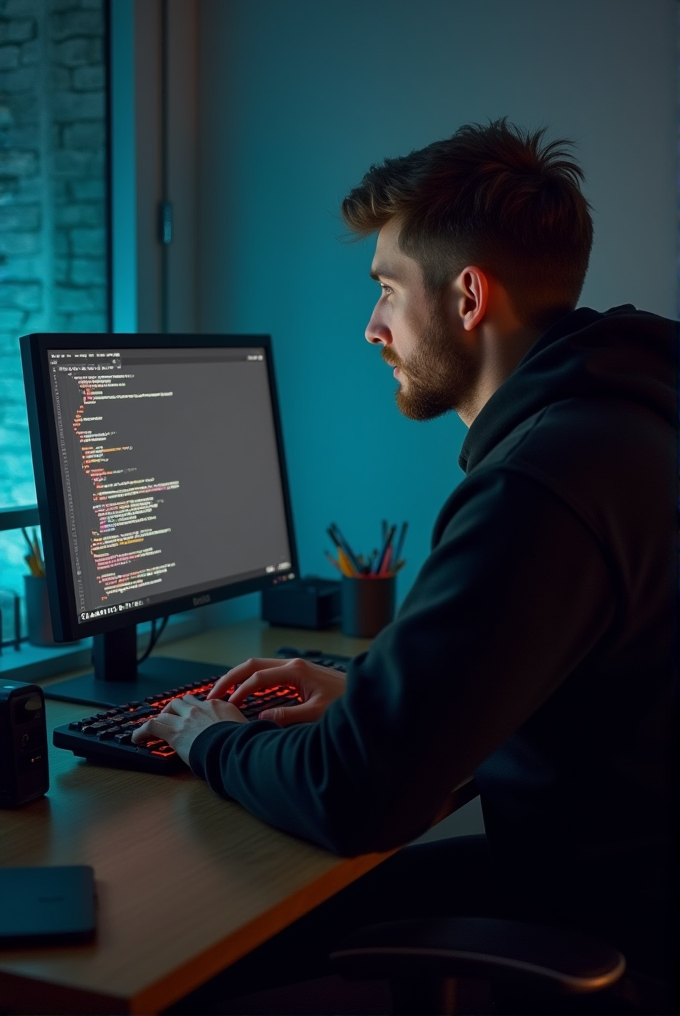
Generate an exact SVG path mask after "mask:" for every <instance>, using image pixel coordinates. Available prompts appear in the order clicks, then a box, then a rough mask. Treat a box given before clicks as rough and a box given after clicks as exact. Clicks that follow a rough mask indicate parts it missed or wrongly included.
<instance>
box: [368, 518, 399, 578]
mask: <svg viewBox="0 0 680 1016" xmlns="http://www.w3.org/2000/svg"><path fill="white" fill-rule="evenodd" d="M396 528H397V527H396V526H390V528H389V531H388V533H387V535H386V537H385V540H384V542H383V546H382V550H381V551H380V554H379V556H378V561H377V564H375V565H374V566H373V574H374V575H382V574H383V565H384V564H385V556H386V554H387V549H388V547H389V546H390V544H391V543H392V540H393V539H394V533H395V530H396Z"/></svg>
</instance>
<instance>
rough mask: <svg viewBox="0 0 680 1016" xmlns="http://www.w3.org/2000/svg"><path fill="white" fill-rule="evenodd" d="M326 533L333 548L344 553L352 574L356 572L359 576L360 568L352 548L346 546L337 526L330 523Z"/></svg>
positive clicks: (346, 543) (345, 541)
mask: <svg viewBox="0 0 680 1016" xmlns="http://www.w3.org/2000/svg"><path fill="white" fill-rule="evenodd" d="M326 532H327V533H328V535H329V536H330V538H331V540H332V541H333V543H334V544H335V546H336V547H337V548H338V550H340V549H342V550H343V551H344V553H345V555H346V557H347V559H348V560H349V563H350V565H351V566H352V570H353V571H354V572H356V574H357V575H360V574H361V566H360V564H359V562H358V561H357V559H356V555H355V554H354V551H353V550H352V548H351V547H350V545H349V544H348V542H347V540H346V539H345V537H344V536H343V535H342V533H341V532H340V530H339V528H338V527H337V525H336V524H335V522H331V524H330V526H329V527H328V529H327V530H326Z"/></svg>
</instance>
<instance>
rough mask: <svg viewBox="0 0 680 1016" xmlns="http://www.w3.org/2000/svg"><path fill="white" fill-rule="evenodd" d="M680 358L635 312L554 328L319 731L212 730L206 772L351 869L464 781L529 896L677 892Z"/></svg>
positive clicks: (562, 905)
mask: <svg viewBox="0 0 680 1016" xmlns="http://www.w3.org/2000/svg"><path fill="white" fill-rule="evenodd" d="M676 343H677V333H676V326H675V324H673V323H672V322H670V321H666V320H664V319H662V318H660V317H657V316H655V315H652V314H646V313H643V312H639V311H637V310H635V308H634V307H631V306H625V307H619V308H616V309H614V310H611V311H609V312H608V313H606V314H599V313H597V312H595V311H592V310H588V309H586V308H583V309H580V310H577V311H575V312H573V313H572V314H570V315H568V316H567V317H566V318H564V319H562V320H561V321H560V322H559V323H558V324H556V325H555V326H553V327H552V328H551V329H550V330H549V331H548V332H546V333H545V334H544V335H543V336H542V337H541V338H540V339H539V340H538V341H537V342H536V343H535V344H534V346H532V348H531V349H530V351H529V352H528V353H527V354H526V356H525V357H524V359H523V360H522V361H521V363H520V364H519V365H518V366H517V368H516V369H515V371H514V372H513V373H512V375H511V376H510V377H509V378H508V379H507V381H506V382H505V383H504V384H503V385H502V386H501V387H500V388H499V389H498V391H497V392H496V393H495V394H494V395H493V396H492V398H491V399H490V400H489V401H488V403H487V404H486V405H485V407H484V408H483V410H482V411H481V412H480V414H479V415H478V417H477V418H476V420H475V421H474V423H473V424H472V426H471V428H470V430H469V433H468V435H467V437H466V440H465V442H464V445H463V448H462V452H461V457H460V463H461V466H462V467H463V469H464V470H465V472H466V474H467V475H466V478H465V479H464V480H463V482H462V483H460V484H459V485H458V487H457V488H456V489H455V490H454V492H453V493H452V494H451V496H450V497H449V499H448V500H447V502H446V504H445V505H444V507H443V509H442V510H441V512H440V515H439V518H438V520H437V523H436V525H435V528H434V534H433V541H432V552H431V554H430V556H429V557H428V559H427V560H426V562H425V564H424V565H423V567H422V569H421V571H420V574H419V575H418V577H417V579H416V581H415V583H414V585H413V588H412V589H411V591H410V593H409V594H408V596H407V598H406V600H405V601H404V603H403V605H402V607H401V609H400V611H399V614H398V617H397V619H396V621H395V622H394V623H393V624H391V625H390V626H389V627H388V628H386V629H385V630H384V631H383V632H381V634H380V635H379V636H378V637H377V638H376V639H375V641H374V643H373V644H372V647H371V649H370V651H369V652H368V653H364V654H362V655H360V656H358V657H356V659H355V660H354V661H353V662H352V664H351V665H350V667H349V670H348V674H347V691H346V694H345V695H344V696H343V697H342V698H341V699H338V700H337V701H335V702H334V703H333V704H332V705H331V706H330V707H329V708H328V710H327V711H326V713H325V715H324V716H323V717H322V718H321V719H320V720H319V721H318V722H317V723H315V724H312V725H298V726H294V727H289V728H286V729H280V728H279V727H277V726H276V725H275V724H273V723H270V722H267V721H256V722H254V723H250V724H248V725H242V724H235V723H231V722H223V723H218V724H215V725H214V726H213V727H211V728H209V729H208V730H205V731H203V732H202V733H201V734H200V735H199V736H198V737H197V738H196V740H195V742H194V744H193V746H192V749H191V757H190V762H191V767H192V769H193V770H194V772H195V773H196V774H197V775H199V776H202V777H203V778H204V779H206V780H207V781H208V783H209V784H210V786H211V787H212V788H213V789H214V790H215V791H216V792H218V793H220V794H223V795H225V796H229V797H233V798H235V799H236V800H238V801H240V802H241V803H242V804H243V805H244V806H245V807H246V808H248V809H249V810H250V811H252V812H254V813H255V814H256V815H258V816H260V817H261V818H263V819H264V820H266V821H268V822H270V823H272V824H273V825H276V826H278V827H279V828H281V829H285V830H287V831H289V832H291V833H294V834H296V835H299V836H303V837H306V838H308V839H310V840H312V841H314V842H316V843H318V844H321V845H322V846H324V847H327V848H329V849H330V850H333V851H335V852H337V853H340V854H356V853H361V852H365V851H373V850H385V849H388V848H390V847H395V846H397V845H400V844H403V843H406V842H408V841H410V840H412V839H414V838H415V837H416V836H418V835H419V834H420V833H422V832H423V831H424V830H425V829H427V828H428V826H429V825H430V824H431V823H432V821H433V820H434V818H435V816H436V815H437V813H438V812H439V810H440V808H441V806H442V802H443V801H444V800H445V798H446V796H447V794H448V792H449V791H450V790H451V788H453V787H454V786H456V785H458V784H459V783H460V782H462V781H463V780H464V779H465V778H466V777H468V776H470V775H471V774H472V773H473V772H474V773H475V776H476V778H477V782H478V785H479V787H480V792H481V798H482V805H483V809H484V817H485V824H486V829H487V835H488V838H489V843H490V847H491V850H492V853H493V855H494V857H495V858H496V860H497V862H498V864H499V865H500V866H501V867H502V868H503V870H504V871H505V872H506V874H507V876H508V880H509V882H510V883H512V884H513V886H514V887H515V888H516V893H517V898H518V900H521V899H525V900H526V899H529V897H530V896H532V894H533V898H537V896H540V897H541V898H542V899H544V900H545V901H546V908H547V910H548V912H551V913H553V914H554V913H556V912H557V911H558V910H559V911H560V913H561V914H563V915H567V916H568V914H569V913H570V912H572V911H578V912H579V913H581V914H582V912H583V908H584V906H586V903H585V902H584V901H590V903H588V906H590V904H592V906H591V908H590V909H591V910H592V912H593V913H594V912H595V911H597V910H602V911H607V912H608V913H610V912H611V909H612V906H613V902H612V901H613V900H614V898H615V897H616V895H617V893H618V895H619V896H620V895H621V889H622V882H621V879H622V878H623V879H624V880H625V885H626V890H625V895H626V899H627V900H628V901H629V902H631V901H632V900H636V901H637V902H635V903H634V904H632V903H631V905H634V908H635V910H636V913H637V914H638V915H640V914H641V913H642V911H641V910H640V908H641V907H642V910H644V907H645V905H646V904H645V900H649V899H651V897H652V896H655V897H658V895H659V894H660V893H662V894H663V892H666V891H667V885H665V884H664V878H665V877H666V875H667V871H666V870H665V869H664V868H663V865H664V864H665V858H666V855H665V853H664V851H665V849H666V846H667V844H668V842H669V836H670V831H671V830H670V828H669V821H668V818H669V808H670V795H671V773H672V754H671V752H672V739H673V719H674V716H673V706H672V703H673V694H674V690H675V681H674V677H675V674H676V658H675V642H674V640H675V611H674V608H675V602H676V567H675V566H676V555H677V543H676V538H675V532H676V520H677V487H676V480H675V477H676V473H677V469H676V467H677V444H676V429H677V353H676ZM442 468H444V469H446V468H447V467H446V463H445V462H443V463H442ZM650 865H651V866H652V867H653V868H654V869H655V872H656V873H657V874H658V875H659V877H658V878H657V879H656V883H655V884H654V885H652V883H653V882H654V878H651V881H650V875H649V867H650ZM631 894H632V895H631ZM528 909H531V908H528ZM577 923H579V920H578V919H577ZM580 923H581V924H583V921H580ZM586 923H588V922H586ZM589 923H590V925H592V926H597V920H596V919H593V920H591V921H590V922H589Z"/></svg>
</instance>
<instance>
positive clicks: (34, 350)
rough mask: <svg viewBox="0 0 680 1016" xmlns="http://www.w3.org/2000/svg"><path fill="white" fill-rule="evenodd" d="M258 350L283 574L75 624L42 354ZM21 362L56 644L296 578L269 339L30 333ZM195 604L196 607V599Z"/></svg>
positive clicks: (46, 366) (62, 499)
mask: <svg viewBox="0 0 680 1016" xmlns="http://www.w3.org/2000/svg"><path fill="white" fill-rule="evenodd" d="M249 347H261V348H264V349H265V351H266V364H267V379H268V383H269V396H270V404H271V407H272V417H273V421H274V432H275V437H276V447H277V453H278V462H279V468H280V472H281V488H282V494H283V504H284V510H285V517H286V527H287V533H288V541H289V546H290V561H291V568H290V571H287V572H286V574H285V576H282V575H280V574H278V573H271V574H268V575H267V574H265V575H261V576H256V577H254V578H249V579H246V580H242V581H239V582H234V583H227V584H225V585H223V586H218V587H216V588H212V589H209V590H205V591H203V592H200V591H196V592H194V593H192V594H188V595H187V594H185V595H181V596H176V597H171V598H169V599H167V600H162V601H160V602H156V603H153V604H149V605H148V606H145V607H139V608H135V609H133V610H129V611H123V612H121V613H119V614H110V615H103V616H99V617H96V618H92V619H89V620H87V621H82V622H80V621H78V616H77V610H76V599H75V589H74V583H73V578H72V571H71V555H70V544H69V537H68V527H67V521H66V505H65V497H64V488H63V483H62V476H61V469H60V466H59V444H58V435H57V426H56V421H55V418H54V411H53V406H52V390H51V379H50V374H49V364H48V356H47V353H48V350H49V351H52V350H59V349H64V350H68V349H75V350H80V349H94V350H96V349H102V350H103V349H115V348H120V349H163V348H167V349H181V348H183V349H200V348H249ZM20 348H21V359H22V367H23V372H24V385H25V390H26V408H27V412H28V424H29V434H30V439H31V454H32V458H33V470H34V474H35V487H36V496H37V502H38V514H39V516H40V528H41V536H42V542H43V553H44V557H45V570H46V574H47V588H48V595H49V603H50V615H51V621H52V631H53V635H54V638H55V641H57V642H72V641H77V640H79V639H83V638H88V637H90V636H95V635H99V634H104V633H106V632H109V631H116V630H118V629H121V628H127V627H129V626H130V625H136V624H141V623H143V622H145V621H153V620H157V619H159V618H162V617H165V616H166V615H168V616H169V615H171V614H178V613H182V612H183V611H187V610H192V609H194V608H195V607H197V606H204V605H208V604H211V603H219V602H221V601H223V600H228V599H232V598H234V597H237V596H244V595H246V594H248V593H253V592H258V591H261V590H263V589H266V588H268V587H269V586H271V585H274V584H276V583H277V582H281V581H286V580H287V579H288V577H289V576H290V577H297V576H298V575H299V567H298V555H297V545H296V540H295V528H294V525H293V513H292V506H291V499H290V489H289V482H288V471H287V467H286V458H285V451H284V444H283V432H282V426H281V416H280V410H279V401H278V393H277V389H276V380H275V372H274V360H273V353H272V342H271V336H270V335H264V334H263V335H256V334H253V335H245V334H239V335H236V334H229V335H220V334H210V335H197V334H196V335H191V334H178V333H172V334H160V333H158V334H157V333H122V332H111V333H102V332H98V333H75V334H65V333H57V332H39V333H38V332H36V333H32V334H29V335H23V336H22V337H21V339H20ZM197 600H200V603H197V602H196V601H197Z"/></svg>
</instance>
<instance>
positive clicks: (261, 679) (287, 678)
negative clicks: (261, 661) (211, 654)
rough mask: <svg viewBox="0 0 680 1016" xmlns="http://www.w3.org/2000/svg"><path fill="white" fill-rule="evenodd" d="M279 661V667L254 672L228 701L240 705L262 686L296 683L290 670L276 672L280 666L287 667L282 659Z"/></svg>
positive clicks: (273, 686)
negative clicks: (280, 672)
mask: <svg viewBox="0 0 680 1016" xmlns="http://www.w3.org/2000/svg"><path fill="white" fill-rule="evenodd" d="M278 662H279V667H278V668H275V667H270V668H269V669H268V670H264V671H261V670H260V671H258V672H257V673H256V674H253V675H252V677H249V678H248V679H247V680H246V681H244V682H243V684H240V685H239V686H238V688H236V689H235V691H233V692H232V694H231V695H230V696H229V698H228V700H227V701H228V702H231V704H232V705H233V706H238V705H241V703H242V702H244V701H245V700H246V699H247V698H248V696H249V695H252V694H253V692H255V691H258V690H259V689H260V688H276V687H278V685H281V684H284V685H291V684H296V682H294V681H293V680H292V679H291V674H290V673H289V672H287V671H286V672H284V673H283V674H277V673H276V671H277V670H278V669H279V668H281V669H282V668H284V667H285V664H282V663H281V661H280V660H279V661H278Z"/></svg>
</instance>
